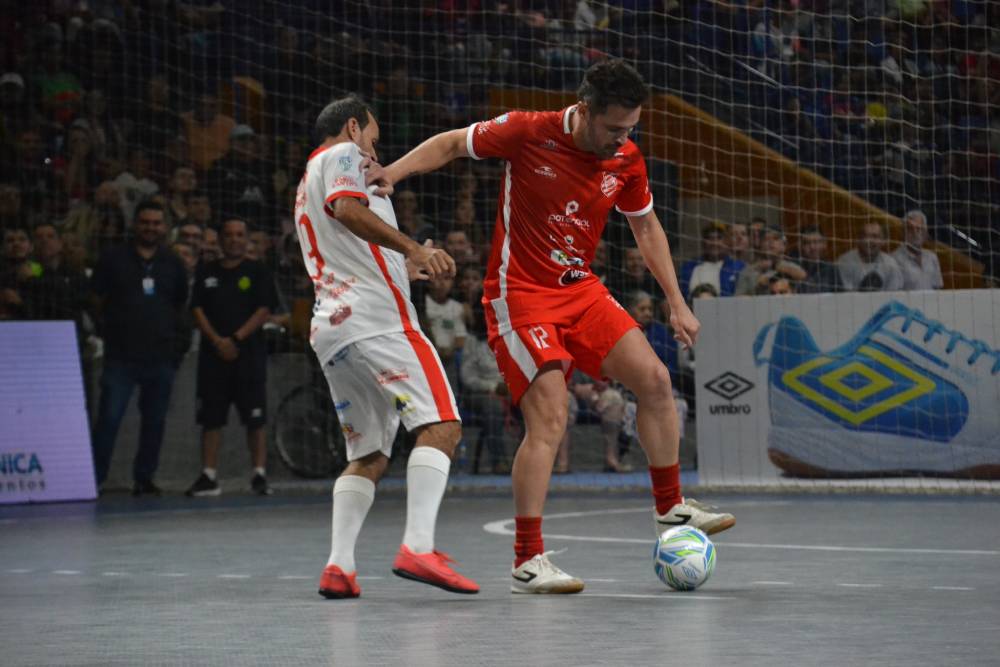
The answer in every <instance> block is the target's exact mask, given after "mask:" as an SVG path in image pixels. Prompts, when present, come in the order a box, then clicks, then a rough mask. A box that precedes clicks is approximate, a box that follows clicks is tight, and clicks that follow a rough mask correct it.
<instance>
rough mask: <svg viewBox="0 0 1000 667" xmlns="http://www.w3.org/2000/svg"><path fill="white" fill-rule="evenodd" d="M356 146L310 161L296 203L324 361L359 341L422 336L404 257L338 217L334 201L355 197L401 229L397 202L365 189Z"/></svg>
mask: <svg viewBox="0 0 1000 667" xmlns="http://www.w3.org/2000/svg"><path fill="white" fill-rule="evenodd" d="M361 160H362V155H361V151H360V150H359V149H358V146H357V144H354V143H353V142H349V141H346V142H343V143H339V144H335V145H333V146H330V147H328V148H319V149H317V150H316V151H315V152H313V154H312V155H310V156H309V161H308V162H307V163H306V173H305V175H304V176H303V177H302V181H301V182H300V183H299V188H298V193H297V195H296V198H295V227H296V229H297V230H298V234H299V244H300V246H301V248H302V255H303V257H304V258H305V263H306V270H308V271H309V276H310V277H311V278H312V281H313V286H314V288H315V291H316V302H315V305H314V307H313V318H312V326H311V327H310V334H309V342H310V343H311V344H312V347H313V350H315V351H316V356H317V357H318V358H319V361H320V363H323V364H326V363H327V362H328V361H329V360H330V359H331V358H332V357H333V356H334V355H335V354H336V353H337V352H338V351H339V350H340V349H341V348H343V347H344V346H346V345H349V344H351V343H353V342H355V341H358V340H361V339H364V338H370V337H373V336H381V335H384V334H389V333H397V332H405V331H419V325H418V324H417V314H416V311H415V310H414V308H413V304H412V303H410V283H409V281H408V279H407V274H406V264H405V259H404V257H403V255H402V254H400V253H398V252H396V251H394V250H389V249H388V248H382V247H380V246H377V245H375V244H372V243H368V242H367V241H363V240H361V239H360V238H358V237H357V236H355V235H354V234H353V233H352V232H351V231H350V230H349V229H347V228H346V227H345V226H344V225H343V224H342V223H341V222H340V221H339V220H337V219H336V218H334V217H333V202H334V201H335V200H336V199H338V198H340V197H355V198H357V199H359V200H360V201H361V203H363V204H367V205H368V208H369V209H370V210H371V211H372V212H373V213H375V214H376V215H378V217H380V218H381V219H382V220H383V221H385V223H386V224H388V225H390V226H392V227H394V228H396V229H399V226H398V224H397V223H396V214H395V212H394V211H393V208H392V202H391V201H389V199H388V197H380V196H378V195H376V194H374V190H375V188H374V187H371V188H366V187H365V176H364V174H363V173H362V171H361Z"/></svg>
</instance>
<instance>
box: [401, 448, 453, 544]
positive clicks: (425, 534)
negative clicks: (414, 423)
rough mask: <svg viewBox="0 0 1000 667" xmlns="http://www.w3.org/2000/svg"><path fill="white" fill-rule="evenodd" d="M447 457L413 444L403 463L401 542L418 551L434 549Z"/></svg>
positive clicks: (448, 460)
mask: <svg viewBox="0 0 1000 667" xmlns="http://www.w3.org/2000/svg"><path fill="white" fill-rule="evenodd" d="M450 468H451V459H450V458H448V455H447V454H445V453H444V452H442V451H441V450H440V449H434V448H433V447H417V448H415V449H414V450H413V452H411V453H410V461H409V463H407V464H406V531H405V532H404V533H403V544H405V545H406V546H407V547H409V548H410V551H412V552H414V553H418V554H423V553H429V552H431V551H434V524H435V522H437V514H438V508H439V507H440V506H441V498H442V497H444V490H445V488H446V487H447V486H448V470H449V469H450Z"/></svg>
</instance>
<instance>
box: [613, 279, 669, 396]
mask: <svg viewBox="0 0 1000 667" xmlns="http://www.w3.org/2000/svg"><path fill="white" fill-rule="evenodd" d="M625 308H626V310H628V314H629V315H631V316H632V318H633V319H634V320H635V321H636V322H637V323H638V324H639V327H640V328H641V329H642V333H643V335H644V336H646V340H647V341H649V346H650V347H651V348H653V352H655V353H656V356H657V357H659V359H660V361H661V362H663V365H664V366H666V367H667V370H669V371H670V379H671V381H672V382H673V385H674V387H679V386H680V380H679V377H678V371H679V366H678V364H677V341H676V340H674V337H673V335H672V334H671V333H670V329H669V328H668V327H667V325H665V324H663V323H662V322H657V321H656V320H655V319H653V297H652V296H650V295H649V294H648V293H646V292H643V291H635V292H631V293H629V294H628V296H627V297H626V300H625Z"/></svg>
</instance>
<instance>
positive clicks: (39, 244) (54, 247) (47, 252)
mask: <svg viewBox="0 0 1000 667" xmlns="http://www.w3.org/2000/svg"><path fill="white" fill-rule="evenodd" d="M34 236H35V254H36V255H37V256H38V259H40V260H41V261H42V262H48V261H50V260H53V259H55V258H57V257H59V254H60V253H61V252H62V241H61V240H60V239H59V232H57V231H56V228H55V227H53V226H52V225H39V226H38V227H36V228H35V234H34Z"/></svg>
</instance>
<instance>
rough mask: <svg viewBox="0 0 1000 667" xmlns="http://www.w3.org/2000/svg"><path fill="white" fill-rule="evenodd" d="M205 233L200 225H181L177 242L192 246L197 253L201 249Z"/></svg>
mask: <svg viewBox="0 0 1000 667" xmlns="http://www.w3.org/2000/svg"><path fill="white" fill-rule="evenodd" d="M204 235H205V232H204V231H202V229H201V227H199V226H198V225H192V224H186V225H181V226H180V228H179V229H178V230H177V241H178V242H180V243H185V244H187V245H189V246H191V248H192V249H194V251H195V252H198V250H199V249H200V248H201V240H202V238H203V237H204Z"/></svg>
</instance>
